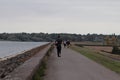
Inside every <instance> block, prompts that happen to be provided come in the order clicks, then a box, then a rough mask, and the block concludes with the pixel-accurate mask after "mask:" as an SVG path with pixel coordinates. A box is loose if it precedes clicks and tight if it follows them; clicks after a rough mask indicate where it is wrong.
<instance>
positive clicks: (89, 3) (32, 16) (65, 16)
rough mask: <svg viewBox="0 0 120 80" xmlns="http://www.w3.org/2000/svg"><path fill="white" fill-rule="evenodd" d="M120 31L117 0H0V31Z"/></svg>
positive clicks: (119, 11)
mask: <svg viewBox="0 0 120 80" xmlns="http://www.w3.org/2000/svg"><path fill="white" fill-rule="evenodd" d="M2 32H9V33H11V32H29V33H31V32H47V33H78V34H79V33H80V34H87V33H98V34H100V33H102V34H112V33H116V34H120V0H0V33H2Z"/></svg>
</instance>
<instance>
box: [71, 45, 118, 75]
mask: <svg viewBox="0 0 120 80" xmlns="http://www.w3.org/2000/svg"><path fill="white" fill-rule="evenodd" d="M71 48H72V49H73V50H75V51H77V52H79V53H81V54H82V55H84V56H86V57H88V58H90V59H92V60H94V61H95V62H97V63H100V64H102V65H104V66H105V67H107V68H109V69H111V70H112V71H115V72H117V73H119V74H120V62H118V61H115V60H113V59H110V58H108V57H106V56H103V55H101V54H99V53H98V52H94V51H93V50H91V49H88V48H84V47H78V46H75V45H73V46H72V47H71Z"/></svg>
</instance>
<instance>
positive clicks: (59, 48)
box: [55, 35, 62, 57]
mask: <svg viewBox="0 0 120 80" xmlns="http://www.w3.org/2000/svg"><path fill="white" fill-rule="evenodd" d="M55 45H56V49H57V56H58V57H61V49H62V46H61V45H62V39H61V37H60V35H58V38H57V39H56V41H55Z"/></svg>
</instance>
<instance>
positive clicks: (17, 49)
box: [0, 41, 47, 58]
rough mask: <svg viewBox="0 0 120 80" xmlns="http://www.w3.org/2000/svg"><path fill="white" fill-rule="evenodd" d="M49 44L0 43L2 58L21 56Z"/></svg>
mask: <svg viewBox="0 0 120 80" xmlns="http://www.w3.org/2000/svg"><path fill="white" fill-rule="evenodd" d="M44 44H47V42H12V41H0V58H5V57H8V56H12V55H16V54H20V53H22V52H24V51H27V50H30V49H32V48H35V47H38V46H41V45H44Z"/></svg>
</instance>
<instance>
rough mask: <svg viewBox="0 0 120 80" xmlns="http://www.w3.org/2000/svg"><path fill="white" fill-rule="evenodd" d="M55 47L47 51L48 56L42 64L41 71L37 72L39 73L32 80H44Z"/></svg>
mask: <svg viewBox="0 0 120 80" xmlns="http://www.w3.org/2000/svg"><path fill="white" fill-rule="evenodd" d="M53 48H54V47H53V45H52V46H51V47H50V49H49V50H48V51H47V53H46V55H45V56H44V58H43V60H42V61H41V63H40V66H39V69H38V70H37V72H36V73H35V74H34V76H33V79H32V80H43V77H44V76H45V70H46V66H47V64H46V62H47V60H48V58H49V56H50V54H51V52H52V50H53Z"/></svg>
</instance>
